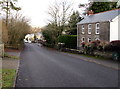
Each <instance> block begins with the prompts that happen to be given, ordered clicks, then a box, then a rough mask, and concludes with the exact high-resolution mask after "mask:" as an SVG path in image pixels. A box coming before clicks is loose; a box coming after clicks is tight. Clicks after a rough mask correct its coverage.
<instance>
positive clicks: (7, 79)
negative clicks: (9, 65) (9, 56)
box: [0, 69, 16, 89]
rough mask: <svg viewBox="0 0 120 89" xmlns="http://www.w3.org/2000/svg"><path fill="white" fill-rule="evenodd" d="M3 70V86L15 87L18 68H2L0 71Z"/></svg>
mask: <svg viewBox="0 0 120 89" xmlns="http://www.w3.org/2000/svg"><path fill="white" fill-rule="evenodd" d="M1 71H2V87H3V88H5V89H7V88H8V89H9V88H10V87H13V84H14V78H15V74H16V70H15V69H2V70H0V72H1Z"/></svg>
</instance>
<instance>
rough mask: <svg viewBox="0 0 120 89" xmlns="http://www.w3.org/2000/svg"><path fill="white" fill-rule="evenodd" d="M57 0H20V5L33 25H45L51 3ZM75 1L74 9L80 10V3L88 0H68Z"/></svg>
mask: <svg viewBox="0 0 120 89" xmlns="http://www.w3.org/2000/svg"><path fill="white" fill-rule="evenodd" d="M54 1H55V0H18V5H19V6H20V7H21V8H22V11H21V13H22V14H23V15H25V16H26V17H27V18H30V20H31V25H32V26H33V27H43V26H44V25H46V24H47V22H48V21H47V17H48V14H47V11H48V8H49V5H50V4H52V3H53V2H54ZM56 1H62V0H56ZM67 1H69V2H72V3H73V9H74V10H79V8H78V5H79V4H80V3H86V2H87V1H88V0H67Z"/></svg>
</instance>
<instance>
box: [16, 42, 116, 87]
mask: <svg viewBox="0 0 120 89" xmlns="http://www.w3.org/2000/svg"><path fill="white" fill-rule="evenodd" d="M71 55H72V54H71ZM117 86H118V71H117V70H114V69H111V68H107V67H105V66H102V65H98V64H95V63H91V62H87V61H84V60H81V59H79V58H75V57H71V56H69V55H65V54H64V53H61V52H58V51H55V50H52V49H49V48H45V47H41V46H38V45H37V44H33V43H31V44H28V43H27V44H26V47H25V49H24V50H23V51H22V53H21V61H20V68H19V72H18V77H17V81H16V87H117Z"/></svg>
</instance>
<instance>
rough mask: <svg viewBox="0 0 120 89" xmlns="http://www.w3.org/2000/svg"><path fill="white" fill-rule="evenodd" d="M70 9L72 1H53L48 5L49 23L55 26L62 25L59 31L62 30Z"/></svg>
mask: <svg viewBox="0 0 120 89" xmlns="http://www.w3.org/2000/svg"><path fill="white" fill-rule="evenodd" d="M72 10H73V9H72V3H70V2H67V1H66V0H64V1H61V2H57V1H55V2H54V4H52V5H50V6H49V11H48V14H49V16H50V17H51V19H49V21H50V23H52V24H54V25H55V26H57V27H62V28H61V31H60V32H62V31H63V30H64V26H65V24H66V23H67V22H68V20H69V17H70V15H71V12H72Z"/></svg>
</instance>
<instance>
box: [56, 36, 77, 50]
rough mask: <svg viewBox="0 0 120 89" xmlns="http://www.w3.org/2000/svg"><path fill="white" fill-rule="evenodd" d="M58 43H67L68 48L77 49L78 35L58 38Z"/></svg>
mask: <svg viewBox="0 0 120 89" xmlns="http://www.w3.org/2000/svg"><path fill="white" fill-rule="evenodd" d="M58 43H65V45H64V47H66V48H73V49H76V48H77V35H62V36H59V37H58Z"/></svg>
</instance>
